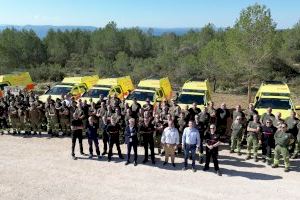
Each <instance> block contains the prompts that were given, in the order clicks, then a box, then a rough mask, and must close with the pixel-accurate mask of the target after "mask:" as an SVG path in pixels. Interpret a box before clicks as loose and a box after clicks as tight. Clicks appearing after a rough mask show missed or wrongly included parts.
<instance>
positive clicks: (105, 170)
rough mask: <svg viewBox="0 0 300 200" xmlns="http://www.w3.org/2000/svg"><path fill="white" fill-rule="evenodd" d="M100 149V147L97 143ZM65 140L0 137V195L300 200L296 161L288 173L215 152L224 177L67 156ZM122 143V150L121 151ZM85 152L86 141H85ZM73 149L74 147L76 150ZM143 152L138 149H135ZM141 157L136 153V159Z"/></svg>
mask: <svg viewBox="0 0 300 200" xmlns="http://www.w3.org/2000/svg"><path fill="white" fill-rule="evenodd" d="M100 144H101V146H100V147H101V150H102V147H103V145H102V142H100ZM70 147H71V139H70V138H51V139H49V138H47V137H46V136H45V137H41V138H38V137H32V138H23V137H17V136H11V135H3V136H0V148H1V153H0V199H1V200H12V199H13V200H15V199H20V200H21V199H22V200H23V199H43V200H47V199H55V200H58V199H72V200H74V199H123V200H125V199H131V200H132V199H156V200H158V199H167V198H168V199H181V200H183V199H239V200H241V199H264V200H267V199H272V200H276V199H281V200H282V199H285V200H293V199H299V198H300V188H299V186H300V173H299V171H300V160H295V161H292V163H291V164H292V171H291V172H289V173H284V172H283V168H279V169H272V168H271V167H269V166H267V165H266V164H264V163H262V162H258V163H255V162H253V161H245V160H244V158H245V155H243V156H241V157H238V156H236V155H229V154H228V150H222V151H220V167H221V169H222V172H223V176H222V177H219V176H217V175H216V174H215V173H214V170H213V167H212V164H211V169H210V172H203V171H202V170H201V169H202V166H200V165H199V164H198V165H197V168H198V171H197V172H196V173H193V172H192V171H191V170H188V171H181V168H182V167H183V165H182V162H183V160H182V158H176V163H177V166H176V168H173V167H171V166H165V167H164V166H162V161H161V157H160V156H156V159H157V164H156V165H155V166H152V165H151V164H147V165H143V164H139V165H138V166H136V167H134V166H133V165H132V164H130V165H128V166H125V165H124V163H125V162H124V161H120V160H119V159H118V158H117V157H116V156H115V158H114V159H113V160H112V162H110V163H109V162H107V157H105V158H103V159H102V160H101V161H98V160H96V159H93V160H89V159H87V156H84V157H82V156H79V159H78V160H72V159H71V157H70ZM124 148H125V146H124V145H122V150H123V151H122V152H123V154H125V149H124ZM84 150H85V153H87V151H88V149H87V141H86V140H84ZM76 152H78V149H76ZM139 153H140V155H143V149H141V148H140V149H139ZM142 159H143V156H139V162H140V163H141V161H142Z"/></svg>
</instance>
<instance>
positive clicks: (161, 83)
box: [126, 77, 173, 106]
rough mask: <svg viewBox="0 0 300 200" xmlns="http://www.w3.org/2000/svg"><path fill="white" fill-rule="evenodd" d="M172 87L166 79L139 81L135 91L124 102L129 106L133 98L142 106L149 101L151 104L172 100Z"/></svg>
mask: <svg viewBox="0 0 300 200" xmlns="http://www.w3.org/2000/svg"><path fill="white" fill-rule="evenodd" d="M172 92H173V91H172V86H171V83H170V81H169V78H168V77H165V78H161V79H145V80H141V81H140V82H139V84H138V87H137V89H135V90H134V91H133V92H132V93H131V94H130V95H129V96H128V97H127V98H126V102H127V103H128V104H129V105H131V104H132V101H133V99H134V98H135V99H136V100H137V102H138V103H140V104H141V106H143V105H144V104H146V100H147V99H149V100H150V102H151V104H153V105H155V104H156V102H159V101H162V100H167V101H169V100H170V99H171V98H172Z"/></svg>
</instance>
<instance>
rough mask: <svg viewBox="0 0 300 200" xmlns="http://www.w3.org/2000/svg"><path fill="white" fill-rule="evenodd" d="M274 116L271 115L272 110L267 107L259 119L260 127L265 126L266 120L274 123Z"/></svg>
mask: <svg viewBox="0 0 300 200" xmlns="http://www.w3.org/2000/svg"><path fill="white" fill-rule="evenodd" d="M274 118H275V116H274V115H273V113H272V108H271V107H269V108H267V112H265V113H264V114H262V116H261V118H260V123H261V124H262V125H266V122H267V120H268V119H270V120H272V121H274Z"/></svg>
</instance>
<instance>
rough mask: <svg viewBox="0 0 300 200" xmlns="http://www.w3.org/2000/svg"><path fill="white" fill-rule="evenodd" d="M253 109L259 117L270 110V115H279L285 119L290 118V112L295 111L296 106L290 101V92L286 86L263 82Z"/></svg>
mask: <svg viewBox="0 0 300 200" xmlns="http://www.w3.org/2000/svg"><path fill="white" fill-rule="evenodd" d="M254 107H255V109H256V110H257V112H258V114H259V115H262V114H264V113H265V112H266V110H267V108H269V107H271V108H272V110H273V111H272V113H273V114H275V113H277V112H280V113H281V117H282V118H283V119H286V118H287V117H289V116H290V112H291V110H294V111H296V106H295V105H294V104H293V101H292V99H291V92H290V89H289V87H288V85H287V84H286V83H284V82H282V81H264V82H262V84H261V86H260V87H259V90H258V91H257V93H256V95H255V98H254Z"/></svg>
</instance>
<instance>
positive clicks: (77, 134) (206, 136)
mask: <svg viewBox="0 0 300 200" xmlns="http://www.w3.org/2000/svg"><path fill="white" fill-rule="evenodd" d="M231 120H233V122H232V124H231V130H229V131H228V127H230V124H229V122H230V121H231ZM4 130H12V134H14V135H15V134H22V132H23V134H25V135H30V134H41V133H42V131H44V130H46V131H47V132H48V134H49V135H50V136H52V137H53V136H59V135H72V153H71V154H72V158H73V159H77V157H76V156H75V144H76V140H77V139H78V141H79V147H80V153H81V154H82V155H85V154H84V151H83V145H82V139H83V137H84V136H86V137H87V139H88V144H89V157H90V158H93V148H94V147H95V150H96V155H97V157H98V158H99V159H101V158H102V156H104V155H106V154H108V157H107V158H108V161H109V162H110V161H111V159H112V156H113V146H114V145H115V146H116V148H117V152H118V155H119V158H121V159H124V158H123V155H122V153H121V148H120V144H122V143H123V142H124V143H125V144H126V145H127V156H126V162H125V164H126V165H128V164H130V162H131V159H130V155H131V151H132V149H133V153H134V159H133V164H134V166H136V165H137V164H138V163H137V158H138V153H137V149H138V146H139V145H141V146H143V147H144V159H143V163H147V162H148V161H149V152H148V151H149V149H150V159H151V162H152V164H155V152H154V150H155V148H157V149H158V153H159V154H161V155H165V160H164V162H163V165H166V164H168V162H169V157H171V164H172V166H174V167H175V166H176V165H175V155H180V154H182V153H183V155H184V168H183V170H187V168H188V160H189V159H191V160H192V170H193V171H194V172H195V171H196V166H195V161H196V152H197V151H198V152H199V162H200V164H203V163H204V160H205V165H204V168H203V170H204V171H206V170H209V163H210V160H211V159H212V160H213V163H214V168H215V171H216V173H217V174H218V175H221V172H220V169H219V164H218V146H219V145H220V143H221V142H224V141H226V139H227V138H229V139H230V140H229V141H228V142H229V144H230V153H235V152H237V153H238V155H241V149H242V143H243V141H244V140H246V141H247V157H246V159H251V156H252V155H253V158H254V160H255V161H256V162H257V161H258V149H259V147H260V146H261V148H262V161H263V162H267V163H268V164H270V165H271V164H273V165H272V167H278V164H279V158H280V155H282V157H283V160H284V163H285V171H289V158H290V155H291V156H292V158H296V157H297V156H298V153H299V148H300V144H299V143H300V122H299V120H298V119H297V118H296V113H295V112H294V111H291V116H290V117H288V118H287V119H286V120H283V119H281V114H280V113H276V114H275V115H273V114H272V108H268V109H267V112H266V113H265V114H263V115H262V116H261V117H259V116H258V113H257V111H256V110H255V109H254V106H253V105H252V104H249V107H248V108H247V109H246V110H244V111H242V108H241V106H240V105H238V106H236V108H235V109H234V110H233V111H232V112H231V111H230V110H229V109H227V108H226V104H225V103H222V104H221V106H220V108H215V106H214V103H213V102H210V103H209V105H208V107H204V108H203V109H200V108H198V106H197V104H196V103H193V104H192V106H191V107H188V106H186V107H185V108H184V109H181V108H180V107H179V105H178V104H177V102H176V99H172V101H171V102H168V101H165V100H163V101H162V102H158V103H157V104H156V105H155V106H153V105H152V104H151V102H150V100H149V99H147V101H146V104H145V105H143V106H141V105H140V104H139V103H138V102H137V100H136V99H134V100H133V102H132V104H131V105H129V104H128V103H126V101H125V100H124V99H123V100H120V99H118V98H117V96H112V97H110V96H108V97H103V96H102V95H100V96H99V100H98V101H97V102H96V103H95V102H93V101H92V100H90V101H89V102H88V101H81V100H80V99H79V100H78V101H76V100H75V99H74V98H73V97H72V96H70V95H62V96H61V98H57V99H52V98H51V96H49V98H48V99H47V102H46V103H43V102H41V101H40V100H39V97H38V95H35V94H34V93H33V92H29V93H27V92H20V93H19V94H18V95H13V94H10V93H8V94H6V95H5V96H4V97H2V98H1V99H0V132H2V133H4V132H3V131H4ZM99 136H100V137H101V138H102V141H103V152H102V154H100V149H99V141H98V138H99ZM204 150H205V156H204ZM272 150H273V151H274V160H273V161H272V159H271V158H272ZM204 158H205V159H204Z"/></svg>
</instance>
